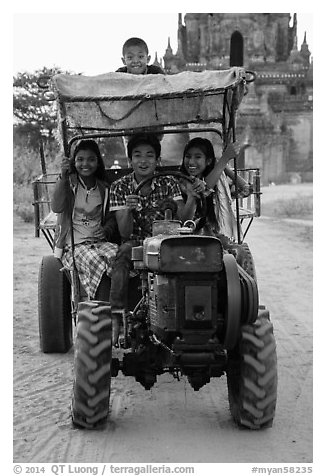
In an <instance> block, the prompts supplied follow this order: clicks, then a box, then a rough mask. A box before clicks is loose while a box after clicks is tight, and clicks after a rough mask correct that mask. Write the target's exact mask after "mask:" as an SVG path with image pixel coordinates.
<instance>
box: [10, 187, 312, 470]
mask: <svg viewBox="0 0 326 476" xmlns="http://www.w3.org/2000/svg"><path fill="white" fill-rule="evenodd" d="M296 190H297V189H295V187H294V186H288V187H282V186H276V187H271V188H269V189H266V190H265V192H266V194H265V196H266V200H272V199H275V197H276V198H279V197H280V196H282V194H286V195H288V194H295V193H297V192H296ZM298 190H299V193H307V194H311V186H299V189H298ZM265 196H263V199H264V198H265ZM273 197H274V198H273ZM311 225H312V223H311V222H309V221H303V222H301V221H280V220H277V219H267V218H263V217H262V218H259V219H256V220H255V221H254V223H253V225H252V227H251V229H250V231H249V233H248V235H247V239H246V241H247V243H248V244H249V246H250V248H251V251H252V253H253V256H254V259H255V264H256V269H257V275H258V284H259V292H260V301H261V303H262V304H265V305H266V307H267V308H269V310H270V312H271V319H272V322H273V324H274V333H275V337H276V341H277V352H278V372H279V390H278V403H277V412H276V418H275V421H274V426H273V428H271V429H269V430H265V431H261V432H250V431H247V430H239V429H238V428H237V427H236V426H235V424H234V423H233V421H232V420H231V417H230V414H229V409H228V401H227V388H226V379H225V377H222V378H220V379H213V380H212V382H211V383H210V384H208V385H206V386H205V387H203V388H202V389H201V390H200V391H199V392H194V391H193V389H192V388H191V387H190V386H189V384H188V382H187V381H186V380H185V379H182V380H181V381H180V382H178V381H176V380H174V379H173V377H172V376H169V375H165V376H162V377H159V378H158V383H157V384H156V385H155V386H154V388H153V389H152V390H151V391H145V390H144V389H143V388H142V387H141V386H140V384H138V383H137V382H135V381H134V379H132V378H131V377H127V378H126V377H121V376H119V377H118V378H115V379H114V380H113V384H112V397H111V405H112V408H111V420H110V423H109V425H108V426H107V427H106V428H105V429H104V430H101V431H98V432H96V431H95V432H91V431H86V430H76V429H74V428H73V427H72V425H71V421H70V414H69V405H70V400H71V390H72V374H73V350H71V351H70V352H69V353H68V354H65V355H46V354H42V353H41V352H40V350H39V340H38V322H37V275H38V267H39V263H40V260H41V257H42V256H43V255H46V254H50V248H49V246H48V245H47V243H46V241H45V240H44V239H43V238H40V239H36V238H34V237H33V236H34V230H33V226H32V225H30V224H25V223H23V222H22V221H21V220H20V219H19V218H17V217H15V219H14V364H13V378H14V387H13V388H14V421H13V431H14V462H25V463H28V462H34V463H35V462H38V463H40V462H48V463H52V462H57V463H64V462H75V463H77V462H79V463H82V462H95V463H100V462H111V463H121V462H126V463H128V462H131V463H138V462H162V463H169V462H170V463H178V462H184V463H202V462H203V463H230V462H233V463H237V462H242V463H246V462H247V463H251V462H252V463H259V462H261V463H268V462H271V463H272V462H281V463H287V462H288V463H291V462H292V463H293V462H297V463H309V462H312V460H313V441H312V411H313V405H312V402H313V400H312V359H313V354H312V246H311V243H310V242H309V237H311V234H312V233H311V232H312V228H311Z"/></svg>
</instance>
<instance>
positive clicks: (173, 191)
mask: <svg viewBox="0 0 326 476" xmlns="http://www.w3.org/2000/svg"><path fill="white" fill-rule="evenodd" d="M137 185H138V184H137V182H136V179H135V175H134V173H133V172H132V173H131V174H129V175H125V176H124V177H121V178H120V179H119V180H117V181H116V182H113V183H112V185H111V188H110V211H117V210H124V209H126V208H127V207H126V196H127V195H133V194H134V193H135V189H136V187H137ZM151 187H152V191H151V192H150V194H149V195H146V196H144V195H141V194H139V200H140V204H141V209H140V210H137V211H136V210H134V213H135V215H136V217H137V220H138V222H139V223H140V224H141V225H142V227H141V226H139V225H138V224H137V223H136V222H135V221H134V228H133V234H134V235H135V237H137V238H140V239H143V238H145V237H146V236H148V235H149V234H150V233H149V232H148V231H145V230H144V228H145V229H146V230H150V229H151V225H152V223H153V221H155V220H162V219H164V213H162V212H161V211H160V208H159V207H160V202H161V200H164V199H166V198H168V197H169V198H172V199H173V200H175V201H179V200H180V201H183V200H182V195H181V190H180V186H179V184H178V182H177V181H176V180H175V179H174V177H169V176H162V177H158V178H154V179H153V180H152V183H151Z"/></svg>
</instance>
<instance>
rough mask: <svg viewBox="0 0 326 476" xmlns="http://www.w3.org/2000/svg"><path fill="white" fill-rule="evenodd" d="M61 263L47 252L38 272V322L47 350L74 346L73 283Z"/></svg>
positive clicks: (42, 348)
mask: <svg viewBox="0 0 326 476" xmlns="http://www.w3.org/2000/svg"><path fill="white" fill-rule="evenodd" d="M61 268H62V263H61V261H60V260H59V259H57V258H55V257H54V256H52V255H50V256H44V257H43V258H42V262H41V265H40V268H39V276H38V322H39V335H40V347H41V351H42V352H44V353H65V352H68V350H69V349H70V348H71V346H72V316H71V299H70V294H71V286H70V283H69V280H68V278H67V276H66V275H65V273H64V272H63V271H60V269H61Z"/></svg>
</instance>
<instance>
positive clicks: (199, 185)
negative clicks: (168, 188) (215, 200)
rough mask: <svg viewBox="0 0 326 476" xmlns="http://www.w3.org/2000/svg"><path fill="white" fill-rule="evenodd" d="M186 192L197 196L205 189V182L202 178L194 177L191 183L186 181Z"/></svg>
mask: <svg viewBox="0 0 326 476" xmlns="http://www.w3.org/2000/svg"><path fill="white" fill-rule="evenodd" d="M186 188H187V194H188V195H191V196H193V197H197V198H199V197H200V195H201V194H203V193H204V192H205V190H206V184H205V182H204V181H203V180H200V179H199V178H197V177H196V178H195V180H194V182H193V183H190V182H187V185H186Z"/></svg>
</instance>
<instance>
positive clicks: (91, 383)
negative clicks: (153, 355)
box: [71, 301, 112, 429]
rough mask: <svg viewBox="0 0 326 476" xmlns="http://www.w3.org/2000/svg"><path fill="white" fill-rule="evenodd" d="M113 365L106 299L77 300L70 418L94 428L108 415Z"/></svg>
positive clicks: (103, 421)
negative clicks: (78, 301)
mask: <svg viewBox="0 0 326 476" xmlns="http://www.w3.org/2000/svg"><path fill="white" fill-rule="evenodd" d="M111 364H112V320H111V312H110V306H109V304H108V303H107V302H105V301H85V302H80V303H79V305H78V311H77V332H76V340H75V357H74V386H73V399H72V408H71V410H72V421H73V424H74V425H75V426H77V427H81V428H87V429H96V428H99V427H101V426H103V425H104V424H105V423H106V421H107V418H108V414H109V401H110V391H111Z"/></svg>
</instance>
